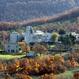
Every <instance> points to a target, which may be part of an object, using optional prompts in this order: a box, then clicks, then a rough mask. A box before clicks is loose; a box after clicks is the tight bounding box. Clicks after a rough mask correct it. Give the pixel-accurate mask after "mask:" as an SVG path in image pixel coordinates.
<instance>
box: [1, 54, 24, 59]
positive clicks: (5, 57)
mask: <svg viewBox="0 0 79 79" xmlns="http://www.w3.org/2000/svg"><path fill="white" fill-rule="evenodd" d="M23 56H25V55H6V54H0V59H2V60H10V59H14V58H21V57H23Z"/></svg>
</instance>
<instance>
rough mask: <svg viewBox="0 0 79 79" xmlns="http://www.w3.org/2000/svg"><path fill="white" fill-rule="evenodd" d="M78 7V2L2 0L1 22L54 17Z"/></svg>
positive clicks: (60, 0)
mask: <svg viewBox="0 0 79 79" xmlns="http://www.w3.org/2000/svg"><path fill="white" fill-rule="evenodd" d="M78 6H79V1H78V0H0V21H22V20H29V19H34V18H41V17H47V16H53V15H55V14H58V13H61V12H64V11H65V10H70V9H72V8H73V7H78Z"/></svg>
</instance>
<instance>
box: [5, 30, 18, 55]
mask: <svg viewBox="0 0 79 79" xmlns="http://www.w3.org/2000/svg"><path fill="white" fill-rule="evenodd" d="M18 39H19V34H18V33H17V32H15V31H14V32H12V33H11V34H10V37H9V41H8V43H6V44H5V51H6V52H9V53H15V52H18V51H19V45H18V42H17V41H18Z"/></svg>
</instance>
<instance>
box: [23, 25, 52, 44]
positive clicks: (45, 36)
mask: <svg viewBox="0 0 79 79" xmlns="http://www.w3.org/2000/svg"><path fill="white" fill-rule="evenodd" d="M24 37H25V42H26V43H31V42H33V43H36V42H48V41H50V39H51V33H47V32H46V33H44V32H43V31H40V30H36V31H34V30H33V28H32V27H31V26H27V27H26V32H25V36H24Z"/></svg>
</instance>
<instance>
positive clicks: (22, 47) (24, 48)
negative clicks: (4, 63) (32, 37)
mask: <svg viewBox="0 0 79 79" xmlns="http://www.w3.org/2000/svg"><path fill="white" fill-rule="evenodd" d="M18 44H19V46H20V47H21V49H22V51H23V52H26V53H27V52H29V51H30V46H29V45H28V44H26V43H25V42H18Z"/></svg>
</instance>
